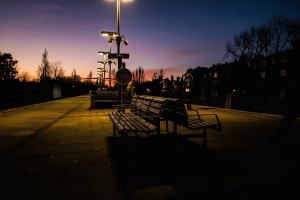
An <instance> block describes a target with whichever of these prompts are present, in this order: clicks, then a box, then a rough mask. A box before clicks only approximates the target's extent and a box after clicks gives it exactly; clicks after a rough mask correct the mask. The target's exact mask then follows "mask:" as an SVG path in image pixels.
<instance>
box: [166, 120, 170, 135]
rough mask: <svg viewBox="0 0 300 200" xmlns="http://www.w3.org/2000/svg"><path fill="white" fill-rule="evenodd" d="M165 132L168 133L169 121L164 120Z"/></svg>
mask: <svg viewBox="0 0 300 200" xmlns="http://www.w3.org/2000/svg"><path fill="white" fill-rule="evenodd" d="M166 132H167V133H169V121H168V120H166Z"/></svg>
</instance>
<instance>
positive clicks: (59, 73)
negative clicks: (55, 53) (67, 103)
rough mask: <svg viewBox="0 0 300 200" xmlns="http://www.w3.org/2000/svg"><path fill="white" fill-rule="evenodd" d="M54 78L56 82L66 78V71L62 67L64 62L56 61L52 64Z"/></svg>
mask: <svg viewBox="0 0 300 200" xmlns="http://www.w3.org/2000/svg"><path fill="white" fill-rule="evenodd" d="M51 68H52V77H53V79H54V80H60V79H62V78H63V77H64V76H65V71H64V69H63V67H62V62H59V61H56V62H53V63H52V64H51Z"/></svg>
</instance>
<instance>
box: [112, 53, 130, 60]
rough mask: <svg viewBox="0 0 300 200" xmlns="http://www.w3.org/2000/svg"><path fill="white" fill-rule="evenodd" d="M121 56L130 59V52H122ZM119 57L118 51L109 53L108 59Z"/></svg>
mask: <svg viewBox="0 0 300 200" xmlns="http://www.w3.org/2000/svg"><path fill="white" fill-rule="evenodd" d="M120 56H122V59H129V54H128V53H121V54H120ZM117 58H118V54H116V53H110V54H108V59H117Z"/></svg>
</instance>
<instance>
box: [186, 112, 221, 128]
mask: <svg viewBox="0 0 300 200" xmlns="http://www.w3.org/2000/svg"><path fill="white" fill-rule="evenodd" d="M192 111H195V114H191V113H190V112H191V111H189V113H188V117H194V116H196V117H197V119H199V120H200V121H206V120H204V119H202V118H201V117H203V116H213V117H214V122H211V123H213V124H215V126H214V127H215V129H216V130H218V131H221V130H222V125H221V121H220V119H219V116H218V115H217V114H212V113H209V114H200V113H199V111H198V110H192ZM207 122H209V121H207Z"/></svg>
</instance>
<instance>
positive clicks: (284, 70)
mask: <svg viewBox="0 0 300 200" xmlns="http://www.w3.org/2000/svg"><path fill="white" fill-rule="evenodd" d="M280 76H283V77H285V76H286V69H281V70H280Z"/></svg>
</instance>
